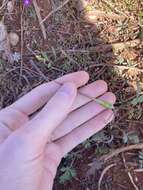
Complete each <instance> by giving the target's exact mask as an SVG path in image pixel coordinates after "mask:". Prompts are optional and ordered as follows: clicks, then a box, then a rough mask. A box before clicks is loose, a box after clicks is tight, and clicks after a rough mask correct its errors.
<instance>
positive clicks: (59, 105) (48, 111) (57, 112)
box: [19, 83, 77, 146]
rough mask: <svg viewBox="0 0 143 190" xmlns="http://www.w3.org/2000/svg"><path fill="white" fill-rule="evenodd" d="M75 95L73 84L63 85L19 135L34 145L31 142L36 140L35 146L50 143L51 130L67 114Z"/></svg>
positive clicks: (75, 90)
mask: <svg viewBox="0 0 143 190" xmlns="http://www.w3.org/2000/svg"><path fill="white" fill-rule="evenodd" d="M76 93H77V88H76V86H75V84H73V83H66V84H64V85H63V86H62V87H61V88H60V89H59V90H58V91H57V93H56V94H55V95H54V96H53V97H52V98H51V99H50V100H49V102H48V103H47V105H46V106H45V107H44V108H43V109H42V110H41V111H40V112H39V113H38V114H37V115H36V116H35V118H33V119H32V120H31V121H29V122H27V123H26V124H25V126H23V128H21V129H19V132H20V133H21V134H19V135H26V137H25V138H27V141H28V139H29V141H30V142H32V143H35V142H33V141H35V140H36V143H35V144H36V145H37V146H39V145H40V146H42V145H43V146H44V145H45V144H46V143H47V141H50V135H51V133H52V132H53V130H54V129H55V128H56V127H57V126H58V125H59V124H60V123H61V122H62V121H63V119H64V118H65V117H66V116H67V114H68V113H69V111H70V109H71V106H72V104H73V102H74V100H75V97H76ZM37 141H38V142H37ZM38 144H39V145H38ZM36 145H35V146H36Z"/></svg>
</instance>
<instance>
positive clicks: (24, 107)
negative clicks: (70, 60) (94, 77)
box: [0, 71, 116, 190]
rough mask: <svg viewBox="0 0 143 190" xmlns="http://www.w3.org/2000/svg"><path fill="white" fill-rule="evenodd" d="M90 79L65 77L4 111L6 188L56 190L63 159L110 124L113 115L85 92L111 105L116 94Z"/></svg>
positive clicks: (1, 162)
mask: <svg viewBox="0 0 143 190" xmlns="http://www.w3.org/2000/svg"><path fill="white" fill-rule="evenodd" d="M88 80H89V75H88V74H87V73H86V72H84V71H81V72H77V73H72V74H69V75H65V76H63V77H61V78H59V79H57V82H55V81H52V82H50V83H45V84H43V85H41V86H39V87H37V88H35V89H33V90H32V91H31V92H30V93H28V94H27V95H25V96H24V97H22V98H20V99H19V100H17V101H16V102H15V103H13V104H12V105H11V106H9V107H7V108H5V109H3V110H1V111H0V188H1V189H4V190H18V189H20V190H52V188H53V181H54V178H55V175H56V172H57V167H58V166H59V163H60V162H61V159H62V158H63V156H65V155H66V154H67V153H68V152H69V151H71V150H72V149H73V148H74V147H76V146H77V145H78V144H80V143H81V142H83V141H84V140H86V139H87V138H89V137H90V136H92V135H93V134H95V133H96V132H98V131H100V130H101V129H103V128H104V127H105V126H106V125H107V124H108V123H109V122H111V120H112V119H113V117H114V114H113V111H112V110H109V109H105V108H104V107H102V106H101V105H99V104H97V103H96V102H94V101H91V100H90V99H89V98H87V97H85V96H83V95H81V93H82V94H87V95H88V96H91V97H92V98H98V97H99V98H101V99H102V100H105V101H107V102H110V103H112V104H114V103H115V99H116V98H115V95H114V94H113V93H111V92H108V90H107V84H106V83H105V82H104V81H101V80H100V81H95V82H93V83H91V84H88V85H85V84H86V83H87V82H88ZM58 83H60V84H62V85H59V84H58ZM39 108H41V110H40V111H38V112H36V111H37V110H39ZM35 112H36V114H34V115H33V116H31V114H33V113H35Z"/></svg>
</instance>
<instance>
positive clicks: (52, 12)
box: [40, 0, 70, 24]
mask: <svg viewBox="0 0 143 190" xmlns="http://www.w3.org/2000/svg"><path fill="white" fill-rule="evenodd" d="M69 1H70V0H66V1H65V2H63V3H62V4H61V5H60V6H59V7H57V8H56V9H54V10H53V11H51V12H50V13H49V14H48V15H47V16H46V17H45V18H44V19H43V20H41V22H40V24H42V23H44V22H45V21H46V20H47V19H48V18H49V17H51V16H52V15H53V14H55V13H56V12H57V11H59V10H60V9H62V8H63V7H64V6H65V5H66V4H67V3H68V2H69Z"/></svg>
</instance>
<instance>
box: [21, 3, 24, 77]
mask: <svg viewBox="0 0 143 190" xmlns="http://www.w3.org/2000/svg"><path fill="white" fill-rule="evenodd" d="M21 10H22V13H21V20H20V26H21V64H20V77H21V76H22V70H23V46H24V40H23V38H24V28H23V15H24V7H23V6H22V5H21Z"/></svg>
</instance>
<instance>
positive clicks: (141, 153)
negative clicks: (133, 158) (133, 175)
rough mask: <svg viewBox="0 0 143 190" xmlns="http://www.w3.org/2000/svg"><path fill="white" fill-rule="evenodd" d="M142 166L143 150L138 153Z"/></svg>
mask: <svg viewBox="0 0 143 190" xmlns="http://www.w3.org/2000/svg"><path fill="white" fill-rule="evenodd" d="M138 158H139V164H140V168H143V150H141V151H139V153H138Z"/></svg>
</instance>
